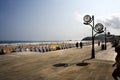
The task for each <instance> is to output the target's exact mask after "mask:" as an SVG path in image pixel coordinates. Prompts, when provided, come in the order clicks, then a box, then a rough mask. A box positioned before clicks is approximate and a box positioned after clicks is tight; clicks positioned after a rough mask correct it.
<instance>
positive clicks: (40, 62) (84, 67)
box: [0, 46, 116, 80]
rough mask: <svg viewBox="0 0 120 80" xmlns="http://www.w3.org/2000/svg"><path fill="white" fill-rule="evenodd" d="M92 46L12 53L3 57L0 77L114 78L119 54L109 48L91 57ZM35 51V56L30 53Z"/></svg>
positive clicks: (39, 79)
mask: <svg viewBox="0 0 120 80" xmlns="http://www.w3.org/2000/svg"><path fill="white" fill-rule="evenodd" d="M90 53H91V47H90V46H86V47H83V48H82V49H77V48H72V49H66V50H58V51H54V52H48V53H43V54H42V53H29V52H28V53H27V54H26V53H23V54H22V53H13V54H11V55H1V56H0V66H1V67H0V80H113V78H112V75H111V74H112V72H113V70H114V69H115V68H114V67H112V64H113V63H114V58H115V56H116V53H115V52H114V48H112V47H110V46H108V49H107V50H102V51H99V52H97V53H96V57H95V59H90V58H89V57H90V55H91V54H90ZM30 54H32V55H30Z"/></svg>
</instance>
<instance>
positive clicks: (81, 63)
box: [53, 58, 91, 67]
mask: <svg viewBox="0 0 120 80" xmlns="http://www.w3.org/2000/svg"><path fill="white" fill-rule="evenodd" d="M87 60H91V58H88V59H84V60H82V61H81V62H79V63H57V64H54V65H53V66H54V67H68V66H71V65H76V66H87V65H89V64H90V63H87V62H85V61H87Z"/></svg>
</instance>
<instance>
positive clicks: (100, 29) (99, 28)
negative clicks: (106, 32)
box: [95, 23, 104, 32]
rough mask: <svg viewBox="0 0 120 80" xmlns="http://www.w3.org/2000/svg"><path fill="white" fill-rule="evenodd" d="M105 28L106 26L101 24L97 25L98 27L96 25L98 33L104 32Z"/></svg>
mask: <svg viewBox="0 0 120 80" xmlns="http://www.w3.org/2000/svg"><path fill="white" fill-rule="evenodd" d="M103 28H104V26H103V25H102V24H101V23H97V24H96V25H95V29H96V30H97V31H99V32H100V31H103Z"/></svg>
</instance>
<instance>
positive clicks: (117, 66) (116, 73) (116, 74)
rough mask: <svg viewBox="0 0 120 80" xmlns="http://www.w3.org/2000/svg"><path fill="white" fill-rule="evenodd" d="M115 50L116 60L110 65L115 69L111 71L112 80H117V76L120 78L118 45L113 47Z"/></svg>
mask: <svg viewBox="0 0 120 80" xmlns="http://www.w3.org/2000/svg"><path fill="white" fill-rule="evenodd" d="M115 52H116V53H117V55H116V58H115V61H116V62H115V63H114V64H113V65H112V66H113V67H114V66H116V69H115V70H114V71H113V73H112V76H113V78H114V80H118V77H119V78H120V45H118V46H116V47H115Z"/></svg>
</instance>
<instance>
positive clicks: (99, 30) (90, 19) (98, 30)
mask: <svg viewBox="0 0 120 80" xmlns="http://www.w3.org/2000/svg"><path fill="white" fill-rule="evenodd" d="M83 20H84V24H85V25H90V26H91V28H92V50H91V58H95V49H94V38H95V35H97V34H99V33H102V32H104V31H103V27H104V26H103V25H102V24H101V23H97V24H96V25H95V26H94V16H93V15H92V17H91V16H90V15H85V16H84V17H83ZM91 22H92V24H90V23H91ZM94 31H95V32H96V34H94Z"/></svg>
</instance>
